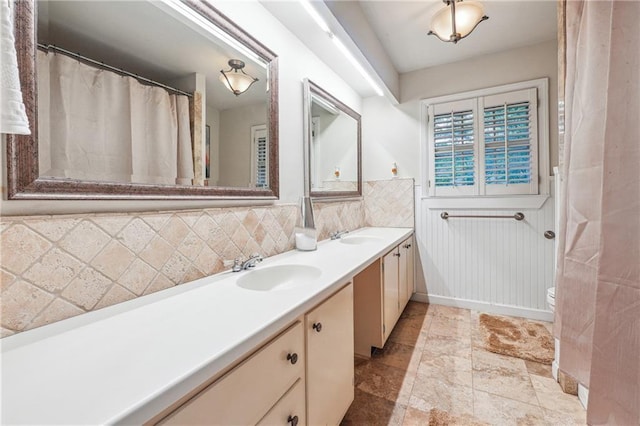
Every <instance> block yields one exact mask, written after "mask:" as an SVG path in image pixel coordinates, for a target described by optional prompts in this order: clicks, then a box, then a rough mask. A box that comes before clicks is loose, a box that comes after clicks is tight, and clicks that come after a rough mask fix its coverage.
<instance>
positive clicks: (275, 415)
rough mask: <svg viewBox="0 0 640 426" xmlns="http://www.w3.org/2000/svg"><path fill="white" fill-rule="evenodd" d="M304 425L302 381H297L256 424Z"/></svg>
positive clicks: (270, 425) (262, 425) (278, 425)
mask: <svg viewBox="0 0 640 426" xmlns="http://www.w3.org/2000/svg"><path fill="white" fill-rule="evenodd" d="M306 424H307V419H306V417H305V406H304V381H303V380H302V379H298V381H297V382H296V384H295V385H293V387H292V388H291V389H289V391H288V392H287V393H286V394H285V395H284V396H283V397H282V398H281V399H280V401H278V402H277V404H276V405H275V406H274V407H273V408H272V409H271V410H269V412H268V413H267V415H266V416H264V417H263V418H262V420H260V422H258V425H259V426H296V425H297V426H304V425H306Z"/></svg>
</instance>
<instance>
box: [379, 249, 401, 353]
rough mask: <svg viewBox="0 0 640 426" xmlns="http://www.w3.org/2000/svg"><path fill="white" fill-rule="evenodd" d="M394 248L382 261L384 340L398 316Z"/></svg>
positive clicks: (398, 302)
mask: <svg viewBox="0 0 640 426" xmlns="http://www.w3.org/2000/svg"><path fill="white" fill-rule="evenodd" d="M399 257H400V252H399V251H398V248H397V247H396V248H395V249H393V250H392V251H391V252H389V253H388V254H387V255H386V256H385V257H384V258H383V259H382V280H383V288H384V302H383V303H384V340H385V342H386V340H387V337H389V334H391V330H393V326H394V325H396V320H397V319H398V316H400V293H399V288H398V266H399V262H398V258H399Z"/></svg>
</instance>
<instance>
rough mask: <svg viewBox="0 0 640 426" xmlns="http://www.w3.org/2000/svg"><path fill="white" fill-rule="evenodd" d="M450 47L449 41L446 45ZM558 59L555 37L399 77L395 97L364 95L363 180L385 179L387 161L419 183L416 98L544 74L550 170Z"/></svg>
mask: <svg viewBox="0 0 640 426" xmlns="http://www.w3.org/2000/svg"><path fill="white" fill-rule="evenodd" d="M452 47H455V46H452ZM557 68H558V61H557V42H556V41H555V40H553V41H549V42H545V43H540V44H536V45H533V46H528V47H523V48H519V49H513V50H509V51H505V52H499V53H494V54H491V55H485V56H482V57H479V58H474V59H468V60H465V61H461V62H456V63H452V64H446V65H440V66H436V67H431V68H426V69H423V70H418V71H413V72H409V73H405V74H402V75H401V76H400V94H401V102H400V105H398V106H393V105H391V103H390V102H388V101H387V100H386V99H385V98H381V97H372V98H367V99H365V100H364V104H363V112H362V134H363V175H364V180H376V179H387V178H389V177H390V176H391V175H390V167H391V162H393V161H397V162H398V175H399V176H401V177H413V178H415V179H416V183H417V184H420V169H419V164H420V163H419V161H420V157H419V153H420V149H419V148H420V147H419V143H420V100H421V99H427V98H431V97H436V96H442V95H449V94H453V93H459V92H465V91H470V90H475V89H483V88H486V87H493V86H500V85H503V84H508V83H516V82H519V81H525V80H532V79H535V78H541V77H548V78H549V106H550V108H549V112H550V113H549V115H550V117H549V124H550V126H549V127H550V129H552V131H551V133H550V142H551V143H550V153H551V159H550V160H551V164H550V166H551V167H550V169H551V168H552V167H553V166H555V165H557V164H558V135H557V131H556V130H554V129H557V127H558V126H557V125H558V120H557V115H558V108H557V105H558V91H557V87H558V79H557V74H558V70H557Z"/></svg>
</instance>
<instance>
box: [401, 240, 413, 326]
mask: <svg viewBox="0 0 640 426" xmlns="http://www.w3.org/2000/svg"><path fill="white" fill-rule="evenodd" d="M413 246H414V242H413V236H411V237H409V238H407V239H406V240H404V241H403V242H402V243H401V244H400V245H399V246H398V253H399V254H400V256H399V257H398V261H399V265H398V286H399V293H400V296H399V299H400V313H402V311H404V308H405V306H407V303H408V302H409V299H411V295H412V294H413V291H414V276H413V274H414V271H413V268H414V248H413Z"/></svg>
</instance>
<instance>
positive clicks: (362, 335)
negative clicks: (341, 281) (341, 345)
mask: <svg viewBox="0 0 640 426" xmlns="http://www.w3.org/2000/svg"><path fill="white" fill-rule="evenodd" d="M413 245H414V244H413V236H410V237H409V238H407V239H405V240H404V241H403V242H402V243H400V244H399V245H397V246H395V247H394V248H393V249H391V251H389V252H388V253H387V254H385V255H384V256H383V257H381V258H380V259H378V260H377V261H375V262H373V263H372V264H371V265H369V266H368V267H367V268H366V269H365V270H363V271H362V272H360V273H359V274H358V275H356V276H355V278H354V327H355V331H354V334H355V353H356V354H358V355H360V356H364V357H367V358H368V357H370V356H371V347H376V348H382V347H383V346H384V344H385V343H386V341H387V338H388V337H389V335H390V334H391V331H392V330H393V327H394V326H395V325H396V322H397V321H398V318H400V314H401V313H402V311H403V310H404V308H405V306H406V305H407V302H408V301H409V299H410V298H411V295H412V294H413V268H414V251H413V250H414V248H413Z"/></svg>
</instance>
